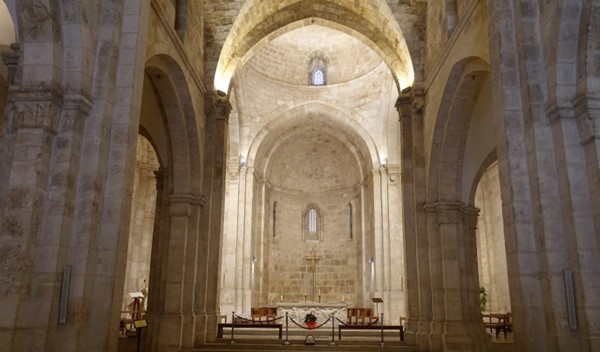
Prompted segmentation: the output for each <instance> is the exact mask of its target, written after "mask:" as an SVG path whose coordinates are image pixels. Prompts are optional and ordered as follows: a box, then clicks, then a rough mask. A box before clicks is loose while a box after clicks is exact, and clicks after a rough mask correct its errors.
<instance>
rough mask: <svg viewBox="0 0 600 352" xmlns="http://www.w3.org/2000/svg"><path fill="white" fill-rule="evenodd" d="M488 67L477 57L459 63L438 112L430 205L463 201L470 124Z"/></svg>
mask: <svg viewBox="0 0 600 352" xmlns="http://www.w3.org/2000/svg"><path fill="white" fill-rule="evenodd" d="M488 74H489V65H488V64H487V63H486V62H485V61H484V60H482V59H481V58H478V57H468V58H465V59H463V60H461V61H459V62H457V63H456V64H455V65H454V67H453V68H452V70H451V72H450V76H449V78H448V81H447V84H446V88H445V90H444V94H443V97H442V104H441V105H440V109H439V111H438V113H437V117H436V122H435V128H434V132H433V138H432V144H431V145H432V146H431V152H430V155H429V165H428V167H429V172H428V175H429V176H428V180H427V198H428V202H438V201H442V202H444V201H448V202H453V201H456V200H459V199H460V198H461V193H462V172H463V163H464V158H463V156H464V155H463V154H464V148H465V143H466V138H467V133H468V130H469V123H470V119H471V115H472V113H473V109H474V107H475V103H476V101H477V97H478V95H479V92H480V91H481V87H482V86H483V84H484V82H485V80H486V78H487V76H488Z"/></svg>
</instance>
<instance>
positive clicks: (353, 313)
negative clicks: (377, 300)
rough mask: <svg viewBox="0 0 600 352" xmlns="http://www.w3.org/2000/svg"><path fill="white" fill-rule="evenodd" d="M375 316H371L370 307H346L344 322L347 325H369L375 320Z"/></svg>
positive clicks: (371, 310)
mask: <svg viewBox="0 0 600 352" xmlns="http://www.w3.org/2000/svg"><path fill="white" fill-rule="evenodd" d="M377 319H378V318H377V317H376V316H373V309H371V308H347V309H346V324H348V325H361V326H364V325H369V324H373V323H375V322H376V321H377Z"/></svg>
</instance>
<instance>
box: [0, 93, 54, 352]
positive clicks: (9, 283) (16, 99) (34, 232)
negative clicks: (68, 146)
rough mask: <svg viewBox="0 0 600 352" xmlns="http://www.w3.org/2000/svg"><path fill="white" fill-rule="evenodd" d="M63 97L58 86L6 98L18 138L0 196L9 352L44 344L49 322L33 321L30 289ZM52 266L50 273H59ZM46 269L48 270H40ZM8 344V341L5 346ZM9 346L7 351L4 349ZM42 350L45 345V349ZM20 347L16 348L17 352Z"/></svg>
mask: <svg viewBox="0 0 600 352" xmlns="http://www.w3.org/2000/svg"><path fill="white" fill-rule="evenodd" d="M61 105H62V93H61V92H60V91H59V90H58V89H57V88H56V87H43V86H39V87H16V86H11V87H10V88H9V93H8V107H7V130H10V132H9V133H11V134H13V136H14V139H13V140H12V145H11V146H10V149H11V150H10V153H11V154H12V155H13V156H14V157H11V158H10V160H11V161H10V164H9V165H4V167H6V170H8V171H7V173H6V174H5V175H4V176H5V177H6V178H7V179H6V181H5V183H4V184H3V194H2V195H0V197H2V198H3V199H4V200H3V201H2V203H1V204H2V206H3V209H0V214H1V215H2V228H1V231H0V233H2V237H0V257H3V258H10V259H7V261H5V265H3V267H2V269H1V270H0V273H1V275H2V276H3V277H4V278H6V279H5V280H4V283H3V284H2V291H3V292H5V293H6V294H5V295H4V297H5V298H4V299H3V300H2V302H0V312H3V315H5V316H7V317H10V321H12V324H14V325H13V326H12V329H11V332H10V334H12V338H11V339H9V340H8V341H10V342H8V347H7V348H8V349H9V350H10V349H11V347H10V346H11V344H12V345H13V346H26V345H27V344H26V341H27V340H28V339H31V338H36V339H40V340H41V341H44V342H42V344H45V340H46V336H47V334H48V331H47V328H48V326H47V324H48V321H47V320H46V321H43V320H32V319H29V317H30V316H31V314H30V312H31V310H32V304H31V303H32V300H33V299H34V296H35V295H36V294H35V293H34V291H33V287H32V286H31V283H32V282H33V281H32V280H33V279H34V277H35V273H36V264H37V263H36V260H35V259H33V258H32V257H33V255H34V254H35V253H36V252H37V250H38V246H39V244H40V242H41V241H43V239H42V237H43V235H44V233H43V231H42V229H43V226H42V225H43V221H44V210H45V204H46V202H47V196H48V184H49V178H50V175H51V168H52V153H53V144H54V140H55V138H56V133H57V129H58V123H59V118H60V115H59V114H60V109H61ZM55 267H56V266H55V265H54V266H51V268H50V271H52V270H54V269H55ZM42 269H43V270H47V269H46V268H42ZM51 301H52V298H49V299H48V297H44V304H43V305H42V306H41V308H43V311H45V312H47V314H50V313H49V312H50V310H51ZM3 342H4V341H3ZM5 346H7V345H6V344H5ZM42 346H44V345H42ZM15 348H17V347H15Z"/></svg>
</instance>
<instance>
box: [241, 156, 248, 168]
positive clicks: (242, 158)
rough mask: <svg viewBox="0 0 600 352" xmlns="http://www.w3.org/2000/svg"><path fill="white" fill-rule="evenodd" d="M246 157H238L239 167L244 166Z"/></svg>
mask: <svg viewBox="0 0 600 352" xmlns="http://www.w3.org/2000/svg"><path fill="white" fill-rule="evenodd" d="M246 162H247V160H246V157H245V156H243V155H240V166H246Z"/></svg>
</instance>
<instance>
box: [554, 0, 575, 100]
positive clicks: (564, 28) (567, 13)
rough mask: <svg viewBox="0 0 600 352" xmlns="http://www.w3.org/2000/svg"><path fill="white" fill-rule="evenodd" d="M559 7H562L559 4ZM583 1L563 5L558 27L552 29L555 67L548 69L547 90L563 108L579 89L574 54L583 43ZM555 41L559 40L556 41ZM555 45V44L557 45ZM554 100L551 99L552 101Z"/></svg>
mask: <svg viewBox="0 0 600 352" xmlns="http://www.w3.org/2000/svg"><path fill="white" fill-rule="evenodd" d="M557 6H559V5H557ZM582 9H583V5H582V1H580V0H577V1H570V2H569V3H568V4H566V3H564V2H563V3H562V6H561V7H560V8H558V9H557V12H558V14H557V15H558V16H557V17H558V18H559V19H560V20H559V21H558V22H559V24H558V26H554V27H553V32H552V35H551V36H550V39H547V40H549V41H550V42H551V46H550V47H552V46H554V48H553V49H554V50H555V52H554V54H552V53H550V55H551V56H554V57H556V65H549V66H548V72H547V77H548V86H549V87H548V90H549V94H550V97H552V96H554V97H555V99H556V104H557V105H558V106H562V105H564V104H565V103H570V102H571V100H572V99H573V97H574V96H575V94H576V86H577V72H576V71H577V62H576V59H575V55H576V54H575V53H577V46H578V45H579V42H580V39H579V37H580V35H581V34H580V28H579V27H580V25H581V17H582ZM555 38H558V40H556V42H554V40H555ZM554 43H555V44H554ZM551 100H552V99H551Z"/></svg>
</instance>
